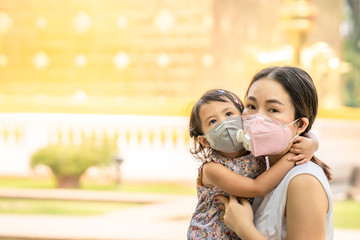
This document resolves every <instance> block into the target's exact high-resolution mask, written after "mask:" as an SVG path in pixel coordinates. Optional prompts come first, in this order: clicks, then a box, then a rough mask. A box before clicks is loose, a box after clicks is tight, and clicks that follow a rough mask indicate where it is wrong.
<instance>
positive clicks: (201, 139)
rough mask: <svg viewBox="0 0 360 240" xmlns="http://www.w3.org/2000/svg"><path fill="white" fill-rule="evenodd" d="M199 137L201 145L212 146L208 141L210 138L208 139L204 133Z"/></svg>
mask: <svg viewBox="0 0 360 240" xmlns="http://www.w3.org/2000/svg"><path fill="white" fill-rule="evenodd" d="M197 139H198V142H199V143H200V144H201V146H203V147H206V148H208V147H210V143H209V142H208V140H206V138H205V136H204V135H199V136H198V137H197Z"/></svg>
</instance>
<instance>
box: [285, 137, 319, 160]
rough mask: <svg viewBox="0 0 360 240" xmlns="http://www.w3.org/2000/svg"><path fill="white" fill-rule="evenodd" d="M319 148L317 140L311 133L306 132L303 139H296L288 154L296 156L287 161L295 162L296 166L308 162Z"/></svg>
mask: <svg viewBox="0 0 360 240" xmlns="http://www.w3.org/2000/svg"><path fill="white" fill-rule="evenodd" d="M318 148H319V140H318V139H317V137H316V135H315V134H314V133H312V132H308V133H307V134H306V135H305V136H304V137H302V136H299V137H297V138H296V139H295V140H294V142H293V144H292V146H291V148H290V152H291V153H294V154H296V156H295V157H290V158H289V161H293V162H296V165H299V164H303V163H306V162H308V161H310V159H311V158H312V156H313V155H314V153H315V151H316V150H318Z"/></svg>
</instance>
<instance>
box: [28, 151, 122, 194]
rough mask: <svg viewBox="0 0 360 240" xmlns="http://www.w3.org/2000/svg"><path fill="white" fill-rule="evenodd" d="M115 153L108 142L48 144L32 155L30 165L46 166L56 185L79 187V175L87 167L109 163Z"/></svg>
mask: <svg viewBox="0 0 360 240" xmlns="http://www.w3.org/2000/svg"><path fill="white" fill-rule="evenodd" d="M115 153H116V148H115V147H114V146H113V145H110V144H103V145H100V146H96V145H93V144H83V145H79V146H77V145H66V146H65V145H49V146H47V147H44V148H41V149H39V150H38V151H36V152H35V153H34V154H33V155H32V157H31V167H32V168H34V167H36V166H37V165H40V164H43V165H46V166H48V167H49V168H50V169H51V170H52V172H53V174H54V175H55V177H56V180H57V186H58V187H79V180H80V177H81V175H82V174H83V173H84V172H85V171H86V170H87V169H88V168H89V167H92V166H101V165H109V164H110V163H111V162H112V161H113V157H114V154H115Z"/></svg>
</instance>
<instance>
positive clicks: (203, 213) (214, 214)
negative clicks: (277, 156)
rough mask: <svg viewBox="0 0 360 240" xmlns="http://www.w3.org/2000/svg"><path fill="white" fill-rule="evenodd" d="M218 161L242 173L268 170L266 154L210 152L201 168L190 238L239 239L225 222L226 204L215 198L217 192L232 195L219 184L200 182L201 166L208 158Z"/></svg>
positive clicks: (188, 234)
mask: <svg viewBox="0 0 360 240" xmlns="http://www.w3.org/2000/svg"><path fill="white" fill-rule="evenodd" d="M211 161H213V162H217V163H221V164H223V165H224V166H226V167H228V168H229V169H231V170H232V171H234V172H236V173H239V174H241V175H243V176H246V177H250V178H253V179H254V178H256V177H257V176H259V175H260V174H261V173H263V172H264V171H265V170H266V163H265V160H264V158H256V157H254V155H252V154H248V155H245V156H242V157H238V158H228V157H224V156H221V155H220V154H218V153H217V152H214V153H213V154H211V155H210V156H209V157H208V158H207V159H205V161H204V162H203V164H202V165H201V166H200V167H199V169H198V178H197V197H198V203H197V206H196V209H195V212H194V214H193V215H192V218H191V221H190V226H189V228H188V232H187V239H240V238H239V237H238V236H237V235H236V234H235V233H234V232H233V231H232V230H231V229H230V228H228V227H227V226H226V225H225V223H224V221H223V220H224V209H223V208H224V205H223V204H222V202H221V201H220V200H218V199H216V198H215V196H217V195H220V194H222V195H224V196H227V197H228V196H229V194H228V193H226V192H224V191H222V190H221V189H220V188H217V187H205V186H203V185H201V184H200V183H201V179H200V176H201V171H202V167H203V166H204V164H205V163H207V162H211Z"/></svg>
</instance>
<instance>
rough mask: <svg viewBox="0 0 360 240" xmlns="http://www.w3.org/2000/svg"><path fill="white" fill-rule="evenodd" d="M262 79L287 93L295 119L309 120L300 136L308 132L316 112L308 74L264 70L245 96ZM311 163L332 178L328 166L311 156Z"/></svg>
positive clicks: (284, 69) (285, 69) (287, 69)
mask: <svg viewBox="0 0 360 240" xmlns="http://www.w3.org/2000/svg"><path fill="white" fill-rule="evenodd" d="M264 78H268V79H272V80H275V81H277V82H278V83H280V84H281V85H282V86H283V88H284V89H285V90H286V92H288V94H289V96H290V98H291V101H292V104H293V105H294V108H295V119H298V118H302V117H306V118H307V119H309V125H308V126H307V128H306V129H305V131H304V132H303V133H302V134H301V135H304V134H306V133H307V132H309V131H310V129H311V127H312V125H313V123H314V121H315V118H316V115H317V111H318V96H317V92H316V88H315V85H314V82H313V80H312V79H311V77H310V76H309V74H307V73H306V72H305V71H304V70H302V69H300V68H297V67H290V66H285V67H269V68H265V69H263V70H261V71H260V72H258V73H256V74H255V76H254V77H253V79H252V81H251V82H250V85H249V87H248V90H247V92H246V96H247V95H248V92H249V89H250V87H251V86H252V85H253V84H254V82H256V81H258V80H260V79H264ZM311 161H312V162H314V163H316V164H317V165H319V166H320V167H321V168H322V169H323V170H324V173H325V175H326V177H327V178H328V179H329V180H331V178H332V177H331V172H330V167H329V166H328V165H326V164H325V163H323V162H322V161H320V160H319V159H318V158H316V157H315V156H313V158H312V159H311Z"/></svg>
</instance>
